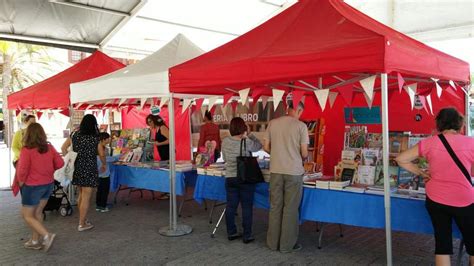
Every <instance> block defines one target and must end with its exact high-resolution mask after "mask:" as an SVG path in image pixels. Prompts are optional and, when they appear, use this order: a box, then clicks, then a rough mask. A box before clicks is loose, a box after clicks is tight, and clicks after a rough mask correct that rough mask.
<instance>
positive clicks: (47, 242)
mask: <svg viewBox="0 0 474 266" xmlns="http://www.w3.org/2000/svg"><path fill="white" fill-rule="evenodd" d="M55 237H56V234H48V235H46V236H45V237H44V238H43V248H44V252H48V250H49V249H50V248H51V246H52V245H53V242H54V238H55Z"/></svg>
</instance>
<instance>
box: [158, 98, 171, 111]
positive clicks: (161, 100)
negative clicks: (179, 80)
mask: <svg viewBox="0 0 474 266" xmlns="http://www.w3.org/2000/svg"><path fill="white" fill-rule="evenodd" d="M169 100H170V98H169V97H161V99H160V109H161V108H163V106H165V104H166V103H167V102H168V101H169Z"/></svg>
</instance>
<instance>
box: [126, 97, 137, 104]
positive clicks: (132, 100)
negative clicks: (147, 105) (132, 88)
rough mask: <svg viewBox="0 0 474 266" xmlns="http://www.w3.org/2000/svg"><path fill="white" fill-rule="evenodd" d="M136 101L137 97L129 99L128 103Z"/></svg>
mask: <svg viewBox="0 0 474 266" xmlns="http://www.w3.org/2000/svg"><path fill="white" fill-rule="evenodd" d="M135 101H136V99H135V98H130V99H129V100H128V101H127V104H134V103H135Z"/></svg>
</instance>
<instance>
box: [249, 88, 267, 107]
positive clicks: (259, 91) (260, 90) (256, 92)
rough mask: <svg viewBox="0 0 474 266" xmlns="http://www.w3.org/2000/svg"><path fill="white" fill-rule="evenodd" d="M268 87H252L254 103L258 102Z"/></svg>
mask: <svg viewBox="0 0 474 266" xmlns="http://www.w3.org/2000/svg"><path fill="white" fill-rule="evenodd" d="M266 90H267V88H266V87H263V86H258V87H255V88H253V89H252V100H253V102H254V103H256V102H258V99H259V98H260V97H261V96H262V95H263V94H264V93H265V91H266Z"/></svg>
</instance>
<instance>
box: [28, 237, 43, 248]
mask: <svg viewBox="0 0 474 266" xmlns="http://www.w3.org/2000/svg"><path fill="white" fill-rule="evenodd" d="M23 246H24V247H25V248H26V249H34V250H39V249H42V248H43V245H41V243H40V242H39V241H36V243H33V239H30V240H28V241H26V242H25V244H23Z"/></svg>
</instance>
